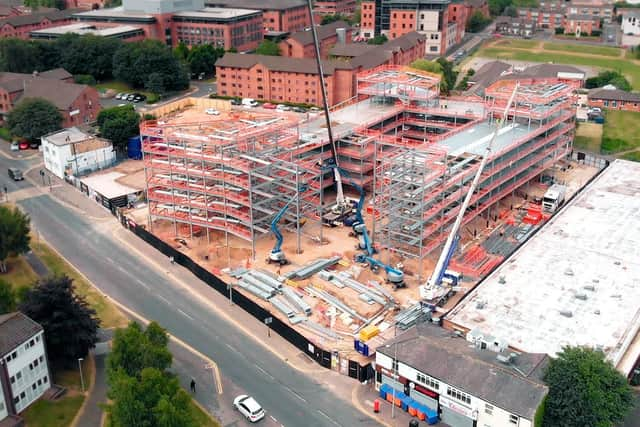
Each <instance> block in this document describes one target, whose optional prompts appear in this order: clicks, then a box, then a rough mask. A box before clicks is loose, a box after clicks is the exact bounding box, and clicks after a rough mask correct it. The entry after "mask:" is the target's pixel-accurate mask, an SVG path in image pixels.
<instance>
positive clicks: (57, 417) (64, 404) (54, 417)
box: [23, 393, 84, 427]
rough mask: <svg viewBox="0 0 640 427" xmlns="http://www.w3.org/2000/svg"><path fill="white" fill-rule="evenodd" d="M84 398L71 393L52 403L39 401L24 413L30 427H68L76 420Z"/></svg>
mask: <svg viewBox="0 0 640 427" xmlns="http://www.w3.org/2000/svg"><path fill="white" fill-rule="evenodd" d="M83 401H84V396H83V395H81V394H77V393H69V394H68V395H65V396H64V397H62V398H61V399H59V400H57V401H55V402H52V401H49V400H42V399H41V400H38V401H37V402H36V403H34V404H33V405H31V406H29V408H28V409H27V410H26V411H25V412H24V413H23V415H24V418H25V421H26V425H27V426H28V427H66V426H68V425H70V424H71V421H73V419H74V418H75V416H76V414H77V413H78V410H79V409H80V406H82V402H83Z"/></svg>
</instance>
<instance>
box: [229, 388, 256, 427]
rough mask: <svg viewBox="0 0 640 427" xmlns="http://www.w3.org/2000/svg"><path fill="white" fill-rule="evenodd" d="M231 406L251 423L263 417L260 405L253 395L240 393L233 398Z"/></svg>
mask: <svg viewBox="0 0 640 427" xmlns="http://www.w3.org/2000/svg"><path fill="white" fill-rule="evenodd" d="M233 406H234V407H235V408H236V409H237V410H238V411H240V413H241V414H242V415H244V416H245V418H246V419H247V420H249V421H251V422H252V423H255V422H257V421H259V420H261V419H263V418H264V409H262V406H260V404H259V403H258V402H256V400H255V399H254V398H253V397H251V396H247V395H246V394H241V395H240V396H238V397H236V398H235V399H233Z"/></svg>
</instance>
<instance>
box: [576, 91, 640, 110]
mask: <svg viewBox="0 0 640 427" xmlns="http://www.w3.org/2000/svg"><path fill="white" fill-rule="evenodd" d="M587 100H588V104H589V107H599V108H602V109H605V110H622V111H635V112H640V94H639V93H634V92H625V91H623V90H620V89H594V90H592V91H590V92H589V95H588V96H587Z"/></svg>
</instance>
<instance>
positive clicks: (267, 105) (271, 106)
mask: <svg viewBox="0 0 640 427" xmlns="http://www.w3.org/2000/svg"><path fill="white" fill-rule="evenodd" d="M277 107H278V106H277V105H276V104H272V103H270V102H265V103H264V104H262V108H266V109H267V110H275V109H276V108H277Z"/></svg>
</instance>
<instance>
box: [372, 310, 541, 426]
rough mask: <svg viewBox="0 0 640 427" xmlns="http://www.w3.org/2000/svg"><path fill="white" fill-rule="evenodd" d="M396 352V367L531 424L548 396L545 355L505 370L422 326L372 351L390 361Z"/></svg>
mask: <svg viewBox="0 0 640 427" xmlns="http://www.w3.org/2000/svg"><path fill="white" fill-rule="evenodd" d="M394 342H397V343H398V344H397V349H396V348H395V345H394ZM387 346H389V347H387ZM396 350H397V358H398V360H399V361H400V362H401V363H404V364H407V365H409V366H411V367H412V368H414V369H417V370H419V371H421V372H424V373H426V374H428V375H429V376H432V377H434V378H435V379H437V380H440V381H442V382H445V383H447V384H450V385H452V386H454V387H456V388H459V389H460V390H461V391H463V392H466V393H469V394H471V395H473V396H476V397H478V398H480V399H482V400H484V401H486V402H489V403H492V404H494V405H495V406H498V407H500V408H502V409H505V410H507V411H509V412H511V413H513V414H516V415H518V416H521V417H525V418H528V419H533V418H534V416H535V413H536V410H537V408H538V407H539V406H540V403H541V402H542V400H543V399H544V397H545V395H546V394H547V392H548V388H547V387H546V386H545V385H544V383H543V382H542V375H543V371H544V368H545V367H546V366H547V363H548V360H549V358H548V357H547V356H546V354H544V353H542V354H532V353H522V354H519V355H517V356H516V357H515V358H514V359H513V361H512V362H511V363H510V364H509V365H507V364H504V363H501V362H499V361H498V360H497V358H496V356H497V355H498V353H495V352H493V351H490V350H487V349H484V350H480V349H478V348H477V347H476V346H475V345H474V344H472V343H470V342H468V341H466V340H465V339H464V338H461V337H457V336H455V335H454V334H452V333H451V331H447V330H445V329H443V328H439V327H436V326H432V325H429V324H424V323H423V324H418V326H416V327H414V328H411V329H410V330H408V331H407V332H405V333H403V334H401V335H399V336H398V337H396V338H394V339H392V340H390V341H388V342H386V343H385V346H382V347H378V349H377V350H376V351H378V352H380V353H382V354H385V355H386V356H388V357H391V358H393V356H394V353H395V352H396Z"/></svg>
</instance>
